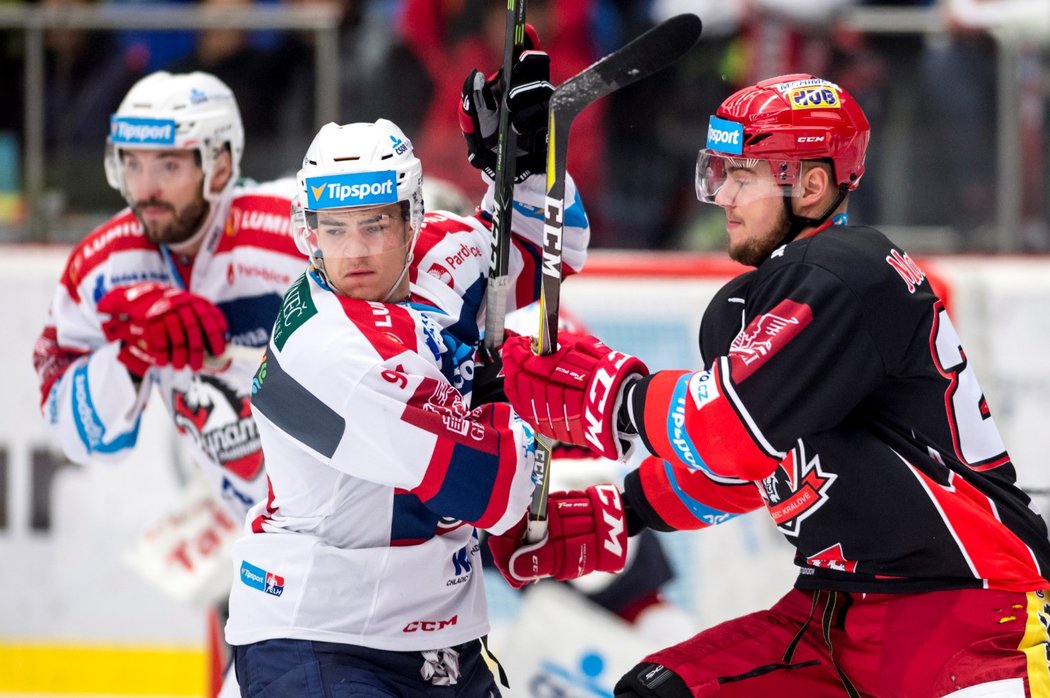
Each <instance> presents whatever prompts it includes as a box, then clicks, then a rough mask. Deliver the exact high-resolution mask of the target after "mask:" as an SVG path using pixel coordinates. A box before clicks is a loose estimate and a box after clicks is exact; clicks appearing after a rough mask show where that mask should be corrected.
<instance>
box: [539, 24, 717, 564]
mask: <svg viewBox="0 0 1050 698" xmlns="http://www.w3.org/2000/svg"><path fill="white" fill-rule="evenodd" d="M701 28H702V25H701V22H700V18H699V17H697V16H696V15H693V14H682V15H677V16H675V17H671V18H670V19H668V20H666V21H664V22H662V23H660V24H658V25H656V26H655V27H653V28H652V29H650V30H649V31H647V32H645V33H644V34H642V35H641V36H639V37H637V38H636V39H634V40H632V41H630V42H629V43H627V44H625V45H624V46H623V47H621V48H619V49H617V50H616V51H613V52H612V53H610V54H608V55H606V56H605V57H603V58H601V59H600V60H598V61H597V62H596V63H594V64H593V65H591V66H589V67H587V68H585V69H584V70H582V71H581V72H579V73H577V74H576V75H574V76H573V77H571V78H569V79H568V80H566V81H565V82H564V83H562V84H561V85H559V86H558V89H556V90H555V91H554V94H553V95H551V102H550V108H549V110H548V112H547V114H548V121H547V195H546V198H545V200H544V208H543V265H542V273H543V276H542V280H541V282H540V320H539V328H538V331H537V334H536V341H535V344H534V346H533V350H534V351H535V352H536V353H537V354H540V355H544V354H550V353H551V352H553V351H555V350H556V349H557V348H558V314H559V311H560V309H561V280H562V278H561V277H562V231H563V229H564V213H565V179H566V174H565V169H566V161H567V156H568V150H569V129H570V128H571V126H572V122H573V119H575V118H576V115H577V114H579V113H580V112H581V111H583V109H584V108H586V107H587V106H588V105H590V104H592V103H593V102H595V101H597V100H598V99H601V98H602V97H604V96H605V95H607V94H609V93H611V92H614V91H615V90H618V89H620V88H621V87H625V86H627V85H630V84H632V83H634V82H637V81H638V80H641V79H642V78H645V77H648V76H650V75H652V74H653V73H656V72H658V71H660V70H663V69H664V68H666V67H667V66H669V65H671V64H672V63H674V62H675V61H676V60H678V59H679V58H681V57H682V56H683V55H684V54H685V53H686V52H687V51H688V50H689V49H690V48H692V47H693V45H694V44H695V43H696V41H697V40H698V39H699V38H700V31H701ZM539 439H540V437H539V436H538V435H537V441H538V443H537V446H536V464H535V469H534V471H533V480H534V481H535V482H536V483H537V484H536V488H535V489H534V490H533V495H532V506H531V508H530V513H529V520H528V526H527V529H526V540H527V541H528V542H530V543H533V542H538V541H539V540H542V538H543V536H544V535H545V534H546V531H547V495H548V493H549V490H550V443H549V442H545V441H544V442H540V441H539ZM541 451H542V452H541Z"/></svg>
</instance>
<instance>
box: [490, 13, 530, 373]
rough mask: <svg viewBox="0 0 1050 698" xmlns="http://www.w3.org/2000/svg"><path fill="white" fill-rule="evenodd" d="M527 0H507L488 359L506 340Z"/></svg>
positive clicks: (497, 156)
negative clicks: (516, 101)
mask: <svg viewBox="0 0 1050 698" xmlns="http://www.w3.org/2000/svg"><path fill="white" fill-rule="evenodd" d="M525 5H526V0H507V33H506V36H505V37H504V42H503V95H502V97H500V113H499V132H498V138H499V140H498V146H497V150H496V188H495V192H494V197H495V210H494V211H493V219H492V249H491V256H490V258H489V282H488V288H487V289H486V297H485V340H484V343H483V345H482V347H483V349H484V354H485V361H486V363H491V362H492V361H493V360H494V359H495V357H494V356H493V355H494V354H495V352H496V350H497V349H498V348H499V346H500V345H501V344H503V332H504V324H505V321H506V315H507V291H508V287H509V283H510V279H509V276H508V268H509V267H510V221H511V212H512V206H513V203H514V169H515V168H514V164H515V160H516V153H517V140H518V139H517V136H516V134H515V133H514V130H513V129H511V127H510V107H509V106H508V104H507V102H508V100H509V95H510V81H511V69H512V68H513V66H514V60H515V59H516V58H517V57H518V55H519V54H520V53H521V52H522V50H523V49H524V48H525Z"/></svg>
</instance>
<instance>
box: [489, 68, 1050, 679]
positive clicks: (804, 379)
mask: <svg viewBox="0 0 1050 698" xmlns="http://www.w3.org/2000/svg"><path fill="white" fill-rule="evenodd" d="M868 138H869V127H868V122H867V119H866V118H865V116H864V114H863V112H862V110H861V109H860V107H859V106H858V105H857V103H856V102H855V101H854V100H853V98H852V97H851V96H850V95H849V94H848V93H847V92H845V91H844V90H842V89H841V88H840V87H839V86H837V85H835V84H832V83H830V82H827V81H825V80H821V79H819V78H815V77H813V76H811V75H786V76H782V77H778V78H773V79H770V80H766V81H763V82H761V83H759V84H757V85H754V86H751V87H748V88H745V89H743V90H741V91H739V92H737V93H736V94H734V95H732V96H731V97H729V98H728V99H727V100H726V101H725V102H723V103H722V105H721V106H720V107H719V109H718V111H717V113H716V115H715V116H713V117H712V118H711V120H710V124H709V128H708V138H707V143H706V147H704V148H703V149H702V150H701V151H700V153H699V156H698V160H697V169H696V189H697V196H698V198H699V199H700V200H701V201H702V202H706V203H712V204H715V205H717V206H719V207H721V208H722V209H723V211H724V212H725V215H726V230H727V234H728V249H729V254H730V256H731V257H732V258H733V259H735V260H737V261H739V262H741V263H743V264H745V265H749V266H752V267H754V269H753V270H752V271H748V272H746V273H744V274H742V275H741V276H739V277H737V278H735V279H733V280H731V281H730V282H729V283H727V284H726V285H725V287H723V288H722V289H721V290H720V292H719V293H718V294H717V295H716V296H715V298H714V299H713V300H712V302H711V304H710V305H709V306H708V308H707V310H706V312H705V314H704V318H703V321H702V324H701V328H700V348H701V354H702V356H703V367H702V369H701V370H699V371H670V370H669V371H660V372H657V373H654V374H652V375H647V374H648V371H647V369H646V368H645V366H644V364H642V362H640V361H639V360H638V359H636V358H634V357H630V356H627V355H624V354H622V353H619V352H616V351H613V350H611V349H610V348H608V347H606V346H605V345H603V344H602V343H601V342H600V341H598V340H597V339H595V338H594V337H590V336H587V335H573V334H571V333H563V334H562V335H561V336H560V338H559V339H560V341H561V343H560V346H559V348H558V350H557V352H555V353H554V354H551V355H548V356H534V355H533V354H532V352H531V349H530V346H529V339H528V338H511V339H510V340H508V341H507V343H506V345H505V346H504V350H503V359H504V364H505V372H506V375H507V384H506V393H507V396H508V398H509V399H510V401H511V403H512V404H513V405H514V407H515V408H516V409H517V410H518V412H519V413H520V414H522V415H523V416H524V417H525V419H526V420H527V421H529V422H531V423H532V424H534V426H536V428H537V429H538V430H539V431H540V432H542V433H544V434H547V435H548V436H551V437H553V438H557V439H559V440H561V441H566V442H571V443H576V444H582V445H588V446H590V447H591V448H592V449H594V450H595V451H597V452H599V453H601V454H602V455H605V456H607V457H612V458H616V457H621V456H622V455H623V452H624V449H625V448H626V447H627V445H628V444H630V443H632V442H635V441H637V440H639V439H640V441H641V443H642V444H643V445H644V447H645V448H647V449H648V450H649V451H651V452H652V453H653V454H655V455H657V456H659V457H660V458H661V459H662V461H663V462H660V461H659V460H657V461H655V462H652V461H651V462H650V463H649V464H647V465H646V466H643V467H642V468H640V469H638V470H636V471H634V472H632V473H631V474H629V475H628V477H627V478H626V481H625V487H624V492H623V493H622V506H623V508H624V509H625V511H626V514H627V522H628V533H630V534H634V533H637V532H638V531H639V530H641V529H642V528H644V527H650V528H654V529H657V530H662V531H668V530H684V529H699V528H703V527H706V526H709V525H713V524H716V523H720V522H722V521H724V520H726V519H728V518H731V517H732V516H734V515H737V514H740V513H743V512H747V511H752V510H754V509H758V508H761V507H764V508H765V509H766V510H767V511H768V513H769V515H770V516H771V517H772V518H773V521H774V522H775V523H776V525H777V526H778V528H779V529H780V531H781V532H782V533H783V534H784V536H785V537H786V538H787V540H788V541H789V542H791V543H792V545H794V546H795V548H796V555H795V563H796V564H797V565H798V567H799V568H800V569H799V576H798V580H797V582H796V583H795V587H794V589H792V590H790V591H788V593H787V594H786V595H785V596H784V597H783V598H782V599H781V600H780V601H778V602H777V603H776V604H775V605H774V606H773V607H772V608H770V609H768V610H764V611H759V612H757V613H753V614H751V615H747V616H744V617H742V618H738V619H735V620H731V621H728V622H726V623H723V624H721V625H718V626H716V627H714V628H710V629H708V630H705V631H703V632H701V633H700V634H698V635H696V636H695V637H693V638H691V639H690V640H687V641H685V642H683V643H681V644H678V645H675V646H672V647H669V648H666V649H664V650H661V651H659V652H656V653H654V654H653V655H651V656H649V657H646V658H644V659H643V661H642V663H641V664H639V665H638V666H637V667H635V668H634V669H632V670H631V671H630V672H628V673H627V674H626V675H625V676H624V677H623V678H622V679H621V681H620V683H619V684H618V685H617V688H616V695H617V696H709V695H718V696H765V695H781V696H807V697H810V698H812V697H821V696H878V697H879V698H887V697H896V696H902V697H905V696H906V697H908V698H919V697H921V698H930V697H935V696H947V695H952V696H957V698H963V697H964V696H965V697H966V698H973V697H977V696H996V697H1002V698H1007V697H1014V696H1016V697H1017V698H1021V697H1022V696H1050V671H1048V656H1050V642H1048V635H1047V626H1048V624H1050V604H1048V603H1047V593H1048V591H1047V590H1048V589H1050V582H1048V581H1047V576H1048V574H1050V542H1048V540H1047V527H1046V524H1045V522H1044V521H1043V519H1042V517H1041V516H1040V515H1039V514H1038V513H1037V512H1036V510H1035V508H1034V507H1033V506H1032V504H1031V502H1030V500H1029V498H1028V496H1027V495H1026V494H1025V493H1023V492H1022V491H1021V490H1020V489H1019V488H1018V487H1017V486H1016V484H1015V479H1016V477H1015V471H1014V466H1013V464H1012V463H1011V460H1010V457H1009V455H1008V453H1007V450H1006V447H1005V445H1004V444H1003V441H1002V439H1001V437H1000V435H999V432H998V430H997V429H996V426H995V422H994V420H993V419H992V414H991V411H990V410H989V407H988V405H987V403H986V401H985V399H984V394H983V392H982V391H981V388H980V386H979V385H978V382H977V379H976V377H975V375H974V368H973V366H972V365H971V363H970V361H969V359H968V357H967V355H966V353H965V351H964V350H963V348H962V343H961V341H960V339H959V337H958V335H957V333H956V331H955V328H954V327H953V325H952V322H951V320H950V319H949V317H948V314H947V312H946V310H945V307H944V304H943V303H942V302H941V300H940V299H939V298H938V296H937V295H936V294H935V293H934V291H933V290H932V289H931V288H930V284H929V281H928V280H927V278H926V275H925V273H924V272H923V270H922V268H921V267H920V266H919V265H918V264H917V263H916V262H915V260H913V259H912V258H911V257H910V256H909V255H908V253H907V252H906V251H905V250H904V249H902V248H901V247H900V246H899V245H897V244H895V243H894V242H892V241H891V240H889V239H887V238H886V237H885V236H884V235H882V233H880V232H878V231H877V230H874V229H872V228H868V227H862V226H854V225H849V222H848V219H847V198H848V194H849V192H850V191H852V190H853V189H855V188H856V187H857V186H858V184H859V183H860V180H861V177H862V175H863V174H864V153H865V150H866V148H867V144H868ZM605 495H606V498H607V499H608V498H609V493H608V492H605ZM555 501H557V499H555V500H554V501H552V504H554V503H555ZM552 509H553V512H552V514H551V517H552V521H553V520H554V519H557V518H558V517H559V516H562V514H561V513H560V512H559V511H558V510H557V508H556V507H553V506H552ZM554 528H555V526H553V525H552V529H554ZM574 530H575V531H576V536H575V539H574V540H572V543H571V545H572V546H573V547H572V548H571V549H572V550H573V551H574V555H573V557H572V558H571V559H570V558H569V557H567V556H566V555H565V551H566V550H568V549H569V547H568V546H569V545H570V544H569V543H567V542H566V540H570V539H569V537H566V536H562V537H560V538H555V537H553V536H552V537H551V538H549V539H547V540H545V541H542V542H541V543H539V544H533V545H525V544H523V543H521V542H520V540H519V539H516V538H514V537H513V535H512V533H513V532H512V533H511V534H507V535H504V536H502V537H499V538H494V539H492V547H493V551H494V558H495V560H496V562H497V564H498V565H499V567H500V569H501V571H502V572H503V574H504V575H505V576H507V577H508V578H509V579H512V580H513V581H514V582H516V583H519V584H521V583H525V582H527V581H529V580H531V579H533V578H536V577H537V576H554V577H557V578H560V579H565V578H571V577H572V576H574V575H575V574H577V570H578V568H579V565H577V558H578V556H577V555H575V551H578V550H580V549H584V550H589V551H592V552H593V554H594V555H593V556H594V557H598V553H600V551H601V549H602V545H603V543H605V542H607V541H610V540H612V541H615V540H616V539H617V538H616V535H617V533H618V532H617V531H613V530H610V529H609V527H608V526H607V525H606V524H605V522H604V520H603V519H602V518H601V517H599V516H594V517H592V518H591V519H590V520H589V521H588V522H587V525H581V524H579V523H578V522H577V523H575V524H574ZM726 574H727V575H730V574H732V570H726Z"/></svg>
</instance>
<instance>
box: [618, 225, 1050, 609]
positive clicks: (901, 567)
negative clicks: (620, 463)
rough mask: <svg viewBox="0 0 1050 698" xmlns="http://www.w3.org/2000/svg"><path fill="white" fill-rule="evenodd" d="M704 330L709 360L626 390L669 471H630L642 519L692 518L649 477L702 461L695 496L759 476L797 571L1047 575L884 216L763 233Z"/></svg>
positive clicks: (879, 588)
mask: <svg viewBox="0 0 1050 698" xmlns="http://www.w3.org/2000/svg"><path fill="white" fill-rule="evenodd" d="M700 345H701V353H702V355H703V357H704V363H705V370H703V371H699V372H695V373H691V372H682V371H662V372H659V373H656V374H654V375H652V376H649V377H648V378H646V379H644V380H643V381H642V382H641V383H640V384H639V385H638V387H637V388H636V389H635V390H633V392H632V395H631V400H632V406H633V409H634V413H635V414H636V415H642V417H641V418H640V419H639V420H638V421H640V422H641V424H639V425H638V428H639V431H640V433H641V435H642V438H643V439H644V440H645V442H646V445H647V446H648V447H649V448H650V450H652V451H653V452H654V453H656V454H658V455H660V456H661V457H663V458H664V459H665V461H667V463H666V467H667V468H669V470H668V471H667V472H668V473H672V475H671V476H670V480H668V478H666V477H665V478H664V479H658V478H653V477H649V478H644V477H642V478H639V477H637V476H636V477H629V478H628V480H627V483H626V488H627V492H626V497H627V499H628V500H629V501H630V502H631V505H632V507H633V508H634V509H635V510H636V511H638V512H639V513H640V515H641V517H642V518H643V520H646V521H647V522H648V523H650V524H652V525H654V526H656V527H658V528H665V529H666V528H668V527H671V528H682V527H688V526H683V525H682V524H681V523H680V522H679V521H668V518H669V517H667V516H664V515H662V512H664V511H669V510H670V508H669V506H668V503H667V502H668V500H671V499H674V497H675V496H679V497H681V496H683V495H682V492H681V490H680V488H675V489H676V490H677V491H676V492H674V493H669V492H668V491H666V490H667V488H669V487H672V486H673V485H663V484H661V483H663V482H669V481H673V479H674V476H673V472H674V469H678V470H680V471H682V472H684V471H685V470H689V471H690V472H693V473H694V474H696V472H697V471H699V472H700V473H701V474H702V477H703V478H704V480H705V486H704V487H703V488H696V487H693V488H692V489H691V490H690V493H691V496H692V497H693V498H694V499H695V498H696V497H697V494H696V493H697V492H701V493H710V492H711V491H712V490H718V489H723V490H725V491H726V492H734V491H735V492H740V491H741V489H742V488H741V485H742V484H743V483H744V482H747V481H750V482H751V483H753V485H754V486H757V488H758V490H759V494H760V495H761V503H760V504H758V505H757V506H761V505H762V504H764V505H765V507H766V509H767V510H768V512H769V514H770V515H771V516H772V518H773V520H774V522H775V523H776V525H777V526H778V528H779V529H780V531H781V532H782V533H783V534H784V536H785V537H786V538H787V539H788V540H789V541H790V542H791V543H792V544H793V545H794V546H795V548H796V550H797V554H796V564H797V565H798V566H799V567H800V568H801V573H800V576H799V579H798V582H797V586H799V587H803V588H832V589H838V590H843V591H870V592H886V591H921V590H933V589H950V588H965V587H989V588H995V589H1004V590H1013V591H1030V590H1035V589H1042V588H1046V586H1047V582H1046V581H1045V580H1046V577H1047V574H1048V572H1050V541H1048V540H1047V528H1046V524H1045V522H1044V521H1043V519H1042V517H1041V516H1040V515H1039V514H1038V513H1036V512H1035V511H1034V510H1033V508H1032V507H1031V504H1030V500H1029V498H1028V496H1027V495H1025V494H1024V493H1023V492H1022V491H1021V490H1020V489H1018V488H1017V487H1016V486H1015V484H1014V483H1015V471H1014V467H1013V464H1012V463H1011V462H1010V458H1009V455H1008V454H1007V452H1006V448H1005V446H1004V445H1003V442H1002V439H1001V437H1000V435H999V432H998V430H997V429H996V426H995V422H994V421H993V419H992V416H991V412H990V411H989V408H988V405H987V403H986V401H985V399H984V395H983V393H982V392H981V389H980V387H979V385H978V383H977V379H976V377H975V376H974V371H973V367H972V366H970V364H969V362H968V360H967V357H966V353H965V352H964V351H963V349H962V345H961V342H960V341H959V337H958V335H957V334H956V331H955V328H954V327H953V326H952V323H951V320H950V319H949V317H948V314H947V312H946V310H945V308H944V305H943V303H942V302H941V301H940V299H939V298H938V297H937V296H936V295H935V294H934V292H933V291H932V290H931V289H930V284H929V282H928V280H927V279H926V277H925V274H924V273H923V271H922V270H921V269H920V268H919V266H918V265H917V264H916V263H915V262H914V261H913V260H912V259H911V258H910V257H909V256H908V255H907V254H905V253H904V252H903V251H902V250H901V248H900V247H899V246H897V245H895V244H893V243H892V242H891V241H889V240H888V239H887V238H886V237H885V236H883V235H882V234H881V233H879V232H878V231H876V230H873V229H871V228H864V227H855V226H835V227H831V228H827V229H825V230H823V231H821V232H819V233H817V234H815V235H812V236H810V237H806V238H802V239H798V240H795V241H793V242H791V243H790V244H788V245H786V246H784V247H782V248H780V249H778V250H776V251H775V252H774V253H773V254H772V255H771V257H770V258H769V259H768V260H767V261H765V262H763V263H762V264H761V265H760V266H759V267H758V268H757V269H755V270H754V271H751V272H748V273H745V274H743V275H741V276H739V277H737V278H735V279H733V280H731V281H730V282H729V283H727V284H726V285H725V286H724V287H723V288H722V289H721V290H720V291H719V293H718V294H717V295H716V296H715V298H714V299H713V300H712V302H711V304H710V305H709V307H708V309H707V310H706V311H705V314H704V319H703V322H702V325H701V329H700ZM661 489H663V490H665V491H659V490H661ZM703 496H707V495H703ZM735 499H736V501H737V502H741V501H744V500H746V498H742V497H740V496H735ZM725 501H726V497H723V498H722V500H721V503H722V504H724V502H725ZM750 501H753V502H754V501H757V499H756V498H755V497H754V495H753V493H751V494H750ZM698 504H699V505H701V507H700V508H701V509H702V508H703V504H704V503H703V502H696V501H691V502H690V503H689V507H690V508H691V509H694V510H695V509H697V505H698ZM723 508H724V507H723ZM683 511H684V510H683ZM709 516H710V515H709ZM717 518H718V517H713V518H712V519H711V520H710V521H709V522H711V521H715V520H716V519H717Z"/></svg>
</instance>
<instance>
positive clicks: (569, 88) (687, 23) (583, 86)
mask: <svg viewBox="0 0 1050 698" xmlns="http://www.w3.org/2000/svg"><path fill="white" fill-rule="evenodd" d="M702 27H703V25H702V23H701V22H700V18H699V17H697V16H696V15H694V14H682V15H676V16H674V17H671V18H670V19H668V20H666V21H664V22H661V23H660V24H658V25H656V26H655V27H653V28H652V29H650V30H649V31H647V32H645V33H644V34H641V35H640V36H638V37H637V38H635V39H632V40H631V41H630V42H628V43H626V44H624V45H623V46H622V47H620V48H618V49H616V50H615V51H613V52H612V53H610V54H608V55H607V56H605V57H604V58H602V59H600V60H598V61H597V62H596V63H594V64H593V65H591V66H590V67H588V68H585V69H584V70H582V71H580V72H579V73H577V74H576V75H574V76H573V77H571V78H569V79H568V80H566V81H565V82H563V83H562V84H561V85H559V86H558V89H556V90H555V91H554V94H553V95H551V110H552V111H561V112H564V113H566V114H571V115H572V116H571V117H570V118H574V117H575V116H576V114H578V113H580V112H581V111H582V110H583V109H584V107H586V106H587V105H588V104H592V103H593V102H596V101H597V100H599V99H601V98H602V97H604V96H605V95H607V94H609V93H611V92H615V91H616V90H618V89H620V88H622V87H626V86H627V85H630V84H631V83H634V82H637V81H638V80H641V79H642V78H645V77H648V76H650V75H652V74H654V73H657V72H659V71H661V70H663V69H664V68H666V67H668V66H669V65H671V64H672V63H674V62H675V61H677V60H678V59H679V58H681V57H682V56H683V55H685V53H686V51H688V50H689V49H691V48H692V47H693V44H695V43H696V42H697V39H699V38H700V31H701V29H702Z"/></svg>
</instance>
